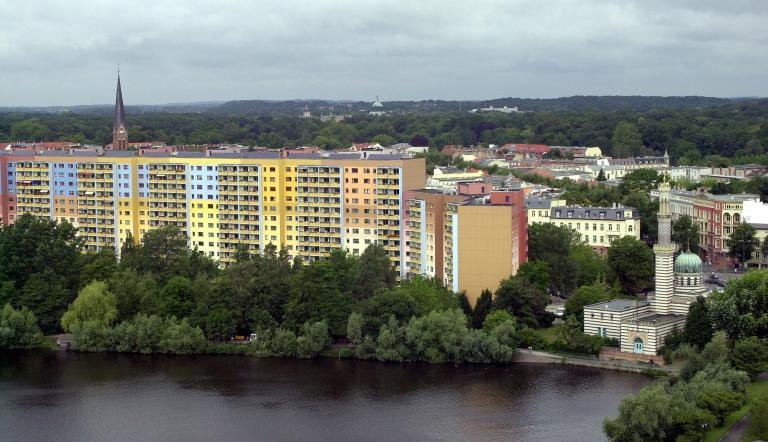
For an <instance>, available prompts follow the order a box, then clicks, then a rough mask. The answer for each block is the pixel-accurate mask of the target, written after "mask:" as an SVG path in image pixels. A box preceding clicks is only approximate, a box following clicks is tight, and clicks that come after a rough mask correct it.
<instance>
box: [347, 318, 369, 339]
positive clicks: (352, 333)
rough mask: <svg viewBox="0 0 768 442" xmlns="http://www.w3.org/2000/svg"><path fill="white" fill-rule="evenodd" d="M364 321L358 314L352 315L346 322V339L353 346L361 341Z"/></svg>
mask: <svg viewBox="0 0 768 442" xmlns="http://www.w3.org/2000/svg"><path fill="white" fill-rule="evenodd" d="M364 322H365V319H364V318H363V315H361V314H360V313H352V314H351V315H349V319H348V320H347V339H349V342H351V343H353V344H359V343H360V342H362V340H363V324H364Z"/></svg>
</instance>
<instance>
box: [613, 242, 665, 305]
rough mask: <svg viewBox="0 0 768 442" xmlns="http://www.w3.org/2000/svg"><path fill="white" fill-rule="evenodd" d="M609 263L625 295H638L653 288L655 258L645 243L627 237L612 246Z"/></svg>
mask: <svg viewBox="0 0 768 442" xmlns="http://www.w3.org/2000/svg"><path fill="white" fill-rule="evenodd" d="M608 263H609V265H610V267H611V270H612V271H613V273H614V275H616V278H617V279H618V281H619V284H620V285H621V287H622V289H623V291H624V293H627V294H636V293H638V292H641V291H643V290H646V289H648V288H650V287H651V284H652V283H653V274H654V256H653V252H652V251H651V249H649V248H648V246H647V245H645V243H644V242H642V241H640V240H638V239H636V238H633V237H631V236H625V237H623V238H619V239H617V240H616V241H614V242H613V243H612V244H611V248H610V249H608Z"/></svg>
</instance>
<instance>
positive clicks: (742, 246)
mask: <svg viewBox="0 0 768 442" xmlns="http://www.w3.org/2000/svg"><path fill="white" fill-rule="evenodd" d="M756 245H757V244H756V240H755V228H754V227H752V226H751V225H750V224H748V223H746V222H744V223H741V224H739V225H738V226H736V227H734V228H733V232H732V233H731V243H730V246H729V253H730V255H731V256H733V257H734V258H736V259H737V260H738V261H739V262H740V263H741V264H742V265H744V263H745V262H747V261H748V260H750V259H752V252H754V251H755V247H756Z"/></svg>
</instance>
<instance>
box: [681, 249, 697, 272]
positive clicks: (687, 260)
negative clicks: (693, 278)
mask: <svg viewBox="0 0 768 442" xmlns="http://www.w3.org/2000/svg"><path fill="white" fill-rule="evenodd" d="M675 273H701V258H699V255H697V254H695V253H691V252H684V253H681V254H680V255H679V256H678V257H677V259H675Z"/></svg>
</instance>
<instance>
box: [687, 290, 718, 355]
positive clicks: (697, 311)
mask: <svg viewBox="0 0 768 442" xmlns="http://www.w3.org/2000/svg"><path fill="white" fill-rule="evenodd" d="M713 333H714V330H713V329H712V321H711V319H710V317H709V308H708V307H707V301H706V299H704V298H703V297H701V296H699V297H698V298H697V299H696V302H694V303H693V304H691V306H690V307H689V308H688V316H687V317H686V318H685V328H684V329H683V341H684V342H687V343H688V344H691V345H693V346H695V347H697V348H699V349H703V348H704V346H705V345H706V344H707V343H708V342H709V341H710V340H712V334H713Z"/></svg>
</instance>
